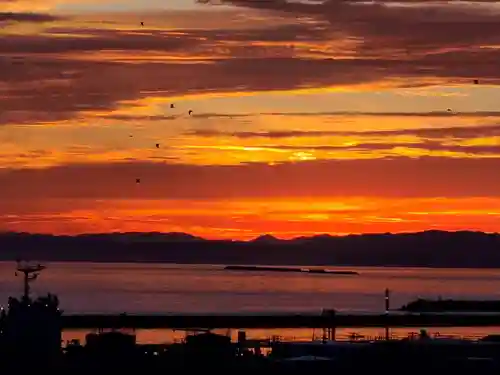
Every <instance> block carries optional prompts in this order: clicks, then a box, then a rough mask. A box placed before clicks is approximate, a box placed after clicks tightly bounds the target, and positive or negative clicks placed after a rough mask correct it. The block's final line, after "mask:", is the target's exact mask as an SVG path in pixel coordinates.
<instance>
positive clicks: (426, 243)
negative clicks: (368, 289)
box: [0, 230, 500, 268]
mask: <svg viewBox="0 0 500 375" xmlns="http://www.w3.org/2000/svg"><path fill="white" fill-rule="evenodd" d="M20 258H21V259H33V260H35V259H36V260H40V261H88V262H151V263H156V262H157V263H178V264H261V265H318V266H407V267H440V268H441V267H449V268H500V234H498V233H484V232H477V231H456V232H447V231H437V230H430V231H423V232H413V233H396V234H391V233H374V234H369V233H367V234H352V235H345V236H335V235H329V234H318V235H314V236H310V237H307V236H301V237H296V238H292V239H279V238H276V237H274V236H273V235H267V234H263V235H261V236H258V237H256V238H254V239H252V240H248V241H240V240H211V239H204V238H202V237H198V236H194V235H191V234H188V233H182V232H173V233H161V232H123V233H122V232H115V233H93V234H92V233H90V234H82V235H74V236H70V235H64V236H62V235H50V234H34V233H25V232H3V233H0V260H1V261H10V260H15V259H20Z"/></svg>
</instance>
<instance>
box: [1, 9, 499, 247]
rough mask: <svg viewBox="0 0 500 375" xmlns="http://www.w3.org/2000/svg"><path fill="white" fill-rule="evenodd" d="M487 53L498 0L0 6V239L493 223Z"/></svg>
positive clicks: (491, 72) (495, 107)
mask: <svg viewBox="0 0 500 375" xmlns="http://www.w3.org/2000/svg"><path fill="white" fill-rule="evenodd" d="M2 12H3V13H2ZM141 22H144V26H141V25H140V23H141ZM499 61H500V3H491V2H464V1H458V2H453V1H452V2H446V3H445V2H428V1H419V0H408V1H407V2H386V3H384V2H378V1H377V2H364V3H361V2H358V3H354V2H352V1H349V0H348V1H345V0H330V1H326V2H323V3H321V2H320V1H315V2H313V1H310V0H309V1H304V2H303V3H298V2H294V3H288V2H286V1H284V0H267V1H257V0H235V1H225V0H222V1H221V0H218V1H217V3H215V2H214V3H205V4H197V3H196V2H195V1H194V0H169V1H165V0H99V1H97V0H0V145H1V147H0V230H1V231H26V232H42V233H55V234H76V233H90V232H113V231H162V232H170V231H176V232H179V231H182V232H188V233H191V234H195V235H200V236H203V237H206V238H233V239H250V238H254V237H256V236H258V235H260V234H263V233H269V234H273V235H275V236H277V237H281V238H289V237H295V236H300V235H312V234H319V233H331V234H340V235H342V234H347V233H366V232H370V233H373V232H409V231H421V230H427V229H440V230H464V229H467V230H482V231H487V232H497V231H499V230H500V122H499V121H500V88H499V84H500V65H499ZM476 79H477V80H479V83H478V84H475V82H474V80H476ZM171 104H174V108H171ZM189 110H192V111H193V112H192V114H191V115H189V114H188V111H189ZM157 143H159V144H160V145H159V146H160V147H159V148H157V147H156V144H157ZM138 178H139V179H140V180H141V181H140V183H139V184H137V183H136V179H138Z"/></svg>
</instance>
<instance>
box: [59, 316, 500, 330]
mask: <svg viewBox="0 0 500 375" xmlns="http://www.w3.org/2000/svg"><path fill="white" fill-rule="evenodd" d="M61 319H62V328H63V329H97V328H102V329H107V328H110V329H111V328H115V329H118V328H133V329H155V328H156V329H160V328H164V329H192V328H206V329H216V328H235V329H237V328H248V329H250V328H267V329H272V328H362V327H373V328H386V327H390V328H417V327H495V326H496V327H500V313H462V314H461V313H429V314H424V313H421V314H406V313H397V312H394V313H388V314H375V313H374V314H356V313H352V314H351V313H336V314H306V313H303V314H293V313H261V314H257V313H256V314H244V313H242V314H206V315H202V314H161V315H160V314H158V315H138V314H120V315H104V314H103V315H100V314H99V315H98V314H92V315H90V314H85V315H65V314H63V315H62V317H61Z"/></svg>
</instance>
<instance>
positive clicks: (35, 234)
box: [0, 229, 500, 243]
mask: <svg viewBox="0 0 500 375" xmlns="http://www.w3.org/2000/svg"><path fill="white" fill-rule="evenodd" d="M430 232H432V233H446V234H459V233H475V234H484V235H493V236H498V235H500V232H494V231H492V232H488V231H481V230H472V229H470V230H468V229H461V230H440V229H426V230H421V231H401V232H366V233H337V234H335V233H317V234H312V235H302V236H300V235H299V236H296V237H290V238H280V237H277V236H275V235H273V234H271V233H262V234H259V235H256V236H255V237H253V238H251V239H234V238H205V237H202V236H197V235H194V234H191V233H188V232H157V231H153V232H141V231H137V232H135V231H132V232H130V231H129V232H86V233H78V234H55V233H43V232H19V231H0V237H2V236H6V235H25V236H47V237H71V238H78V237H89V236H103V237H104V236H126V235H158V236H168V235H184V236H186V237H188V236H189V237H191V238H192V239H193V240H198V241H207V242H224V241H225V242H246V243H248V242H255V241H256V240H258V239H261V238H263V237H267V238H271V239H272V240H277V241H280V242H292V241H295V240H301V239H314V238H318V237H330V238H347V237H361V236H404V235H419V234H420V235H421V234H425V233H430Z"/></svg>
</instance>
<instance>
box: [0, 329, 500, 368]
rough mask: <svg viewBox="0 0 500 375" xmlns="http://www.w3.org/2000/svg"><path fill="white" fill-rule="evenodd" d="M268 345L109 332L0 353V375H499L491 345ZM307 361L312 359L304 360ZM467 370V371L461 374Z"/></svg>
mask: <svg viewBox="0 0 500 375" xmlns="http://www.w3.org/2000/svg"><path fill="white" fill-rule="evenodd" d="M310 344H311V345H310V346H309V347H308V344H293V343H275V344H274V347H273V348H272V351H271V354H270V355H268V356H264V355H261V354H259V353H258V352H257V353H256V351H255V350H254V349H252V350H249V349H246V348H244V347H243V346H242V344H241V343H231V342H230V340H229V338H227V337H225V336H219V335H214V334H210V333H205V334H199V335H196V336H190V337H188V338H187V340H186V342H185V343H181V344H173V345H170V346H155V345H135V343H134V342H133V339H132V337H131V336H128V335H122V334H120V333H116V332H114V333H108V334H104V335H101V337H99V338H97V339H95V338H94V340H89V341H88V342H87V344H86V345H85V346H80V345H76V344H73V345H69V346H68V348H67V349H66V350H65V351H64V352H59V353H50V352H49V351H47V350H44V349H39V350H38V352H37V351H34V350H26V351H24V352H17V353H14V352H12V351H11V349H5V348H3V349H4V350H2V351H1V353H0V359H1V361H0V371H2V372H6V373H7V372H10V371H16V372H18V373H19V372H20V373H23V374H24V373H26V374H28V373H31V372H38V373H39V372H41V371H49V372H50V373H51V374H82V375H83V374H85V375H87V374H95V375H98V374H119V373H129V374H130V373H137V374H139V373H141V374H168V373H174V374H180V373H192V372H193V371H197V372H202V373H244V374H254V373H257V372H264V373H270V374H271V373H272V374H305V373H310V372H312V371H314V372H316V371H322V372H327V371H328V372H329V373H334V372H336V373H346V374H347V373H348V374H368V373H377V374H378V373H384V374H398V375H399V374H402V373H403V374H421V373H426V374H439V373H441V374H442V373H446V374H453V372H455V371H456V372H458V373H470V371H477V372H478V373H481V374H494V373H498V371H499V370H500V344H499V343H497V342H465V341H456V342H455V341H448V342H447V341H446V340H443V342H441V343H437V342H436V341H435V339H431V338H429V339H408V340H402V341H401V340H399V341H380V342H372V343H368V342H358V343H355V342H351V343H315V344H314V345H312V343H310ZM311 356H314V357H313V358H311ZM463 371H466V372H463Z"/></svg>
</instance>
